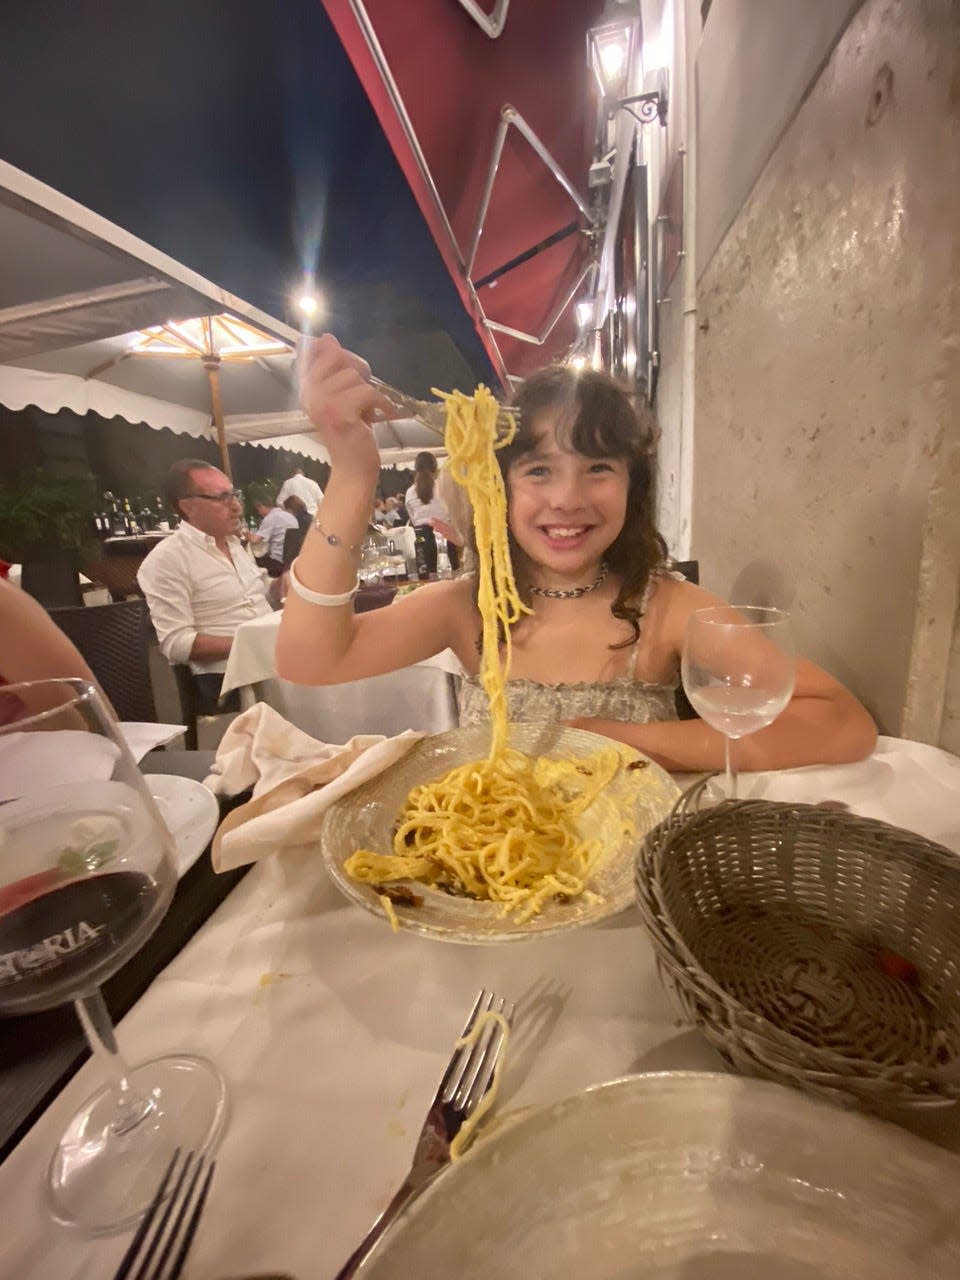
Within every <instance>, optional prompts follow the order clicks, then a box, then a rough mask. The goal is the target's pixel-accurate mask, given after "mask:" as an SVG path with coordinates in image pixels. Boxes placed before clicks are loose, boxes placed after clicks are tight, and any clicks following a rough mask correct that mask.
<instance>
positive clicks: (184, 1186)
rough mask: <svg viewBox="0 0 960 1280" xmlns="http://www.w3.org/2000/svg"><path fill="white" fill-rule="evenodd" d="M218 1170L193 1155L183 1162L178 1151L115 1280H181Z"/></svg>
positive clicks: (212, 1163)
mask: <svg viewBox="0 0 960 1280" xmlns="http://www.w3.org/2000/svg"><path fill="white" fill-rule="evenodd" d="M215 1168H216V1163H215V1162H211V1163H209V1164H208V1163H207V1161H206V1160H205V1159H204V1157H203V1156H197V1155H196V1154H195V1153H194V1152H192V1151H188V1152H187V1153H186V1155H185V1156H184V1158H183V1160H182V1161H181V1159H180V1148H179V1147H178V1148H177V1149H176V1151H175V1152H174V1153H173V1159H172V1160H171V1161H170V1163H169V1165H168V1166H167V1171H166V1173H165V1174H164V1175H163V1180H162V1182H161V1183H160V1186H159V1187H158V1188H157V1193H156V1195H155V1196H154V1197H153V1199H152V1200H151V1202H150V1205H149V1208H148V1209H147V1212H146V1214H145V1215H144V1217H143V1220H142V1221H141V1223H140V1225H139V1227H138V1228H137V1232H136V1235H135V1236H134V1237H133V1239H132V1240H131V1241H130V1246H129V1248H128V1249H127V1252H126V1253H125V1254H124V1255H123V1258H122V1259H121V1260H120V1266H119V1267H118V1268H117V1271H116V1273H115V1275H114V1277H113V1280H177V1277H178V1276H180V1275H181V1273H182V1272H183V1266H184V1263H185V1262H186V1260H187V1254H188V1253H189V1251H190V1246H191V1244H192V1243H193V1237H194V1235H195V1234H196V1230H197V1225H198V1223H199V1222H200V1215H201V1214H202V1213H203V1206H204V1205H205V1204H206V1200H207V1193H208V1192H209V1190H210V1181H211V1179H212V1178H213V1171H214V1169H215ZM204 1170H206V1171H204ZM171 1183H173V1186H172V1188H171V1187H170V1184H171ZM168 1188H170V1190H169V1193H168ZM168 1194H169V1199H167V1204H166V1207H165V1208H164V1209H163V1212H162V1213H161V1212H160V1210H161V1208H162V1207H163V1202H164V1200H165V1199H166V1198H167V1196H168ZM134 1267H136V1270H134Z"/></svg>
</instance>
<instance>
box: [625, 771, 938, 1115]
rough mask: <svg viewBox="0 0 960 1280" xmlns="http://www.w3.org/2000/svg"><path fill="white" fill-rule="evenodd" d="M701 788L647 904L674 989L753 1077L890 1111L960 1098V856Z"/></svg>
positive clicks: (648, 850)
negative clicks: (704, 796) (705, 799)
mask: <svg viewBox="0 0 960 1280" xmlns="http://www.w3.org/2000/svg"><path fill="white" fill-rule="evenodd" d="M696 802H697V794H695V789H694V791H691V792H688V793H687V794H686V795H685V796H684V797H682V798H681V800H680V801H679V802H678V804H677V807H676V808H675V810H674V812H673V814H672V815H671V817H669V818H668V819H666V821H664V822H663V823H661V824H660V826H658V827H656V828H655V829H654V830H653V831H652V832H651V833H650V834H649V836H648V837H647V839H646V841H645V843H644V845H643V847H642V849H641V851H640V854H639V856H638V859H637V868H636V882H637V896H638V901H639V906H640V910H641V913H642V915H643V918H644V923H645V924H646V926H647V928H648V930H649V932H650V935H651V937H652V939H653V943H654V947H655V950H656V954H657V962H658V967H659V970H660V974H661V977H662V978H663V981H664V983H665V985H666V986H667V988H668V990H670V992H671V993H672V994H673V996H674V997H675V998H676V1000H677V1002H678V1003H679V1006H680V1008H681V1010H682V1012H683V1014H684V1016H685V1017H686V1018H687V1019H688V1020H689V1021H691V1022H692V1023H694V1024H695V1025H696V1026H698V1027H699V1028H700V1029H701V1030H702V1031H703V1032H704V1034H705V1035H706V1036H707V1038H708V1039H709V1040H710V1041H711V1042H712V1043H713V1044H714V1045H715V1047H716V1048H717V1049H718V1050H719V1051H720V1053H721V1054H722V1056H723V1057H724V1058H725V1059H726V1061H727V1062H728V1063H729V1064H730V1065H731V1066H733V1067H735V1068H736V1069H737V1070H740V1071H744V1072H747V1073H749V1074H751V1075H757V1076H764V1077H766V1078H768V1079H773V1080H780V1081H782V1082H784V1083H788V1084H793V1085H796V1086H798V1087H800V1088H803V1089H806V1090H808V1091H810V1092H814V1093H819V1094H821V1095H824V1094H825V1095H827V1096H829V1097H832V1098H833V1099H834V1100H837V1101H846V1102H855V1103H858V1104H860V1105H865V1106H868V1107H875V1108H890V1107H893V1108H897V1107H920V1106H926V1107H929V1106H937V1105H945V1104H949V1103H952V1102H955V1101H956V1100H957V1099H958V1098H960V858H958V857H957V856H956V855H954V854H953V853H951V852H950V851H949V850H948V849H944V848H943V847H942V846H940V845H937V844H934V843H932V842H931V841H929V840H924V839H923V838H922V837H920V836H918V835H914V834H913V833H912V832H909V831H902V830H900V829H899V828H897V827H891V826H888V825H887V824H886V823H884V822H877V821H873V820H871V819H868V818H858V817H854V816H852V815H850V814H847V813H839V812H835V811H831V810H829V809H824V808H818V807H814V806H810V805H801V804H774V803H770V802H767V801H757V800H753V801H743V802H731V801H727V802H724V803H722V804H720V805H718V806H717V807H715V808H713V809H707V810H705V811H703V812H696V811H694V810H695V805H696Z"/></svg>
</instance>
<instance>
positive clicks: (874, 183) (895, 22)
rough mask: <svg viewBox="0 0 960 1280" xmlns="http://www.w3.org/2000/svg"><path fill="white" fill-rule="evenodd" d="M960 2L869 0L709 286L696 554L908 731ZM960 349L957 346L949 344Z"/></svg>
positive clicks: (938, 399)
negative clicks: (780, 611) (787, 611)
mask: <svg viewBox="0 0 960 1280" xmlns="http://www.w3.org/2000/svg"><path fill="white" fill-rule="evenodd" d="M958 138H960V6H957V5H956V4H954V3H951V0H867V3H866V4H865V5H864V6H863V7H862V8H861V9H860V10H859V11H858V12H857V14H856V15H855V16H854V18H853V19H852V21H851V23H850V26H849V27H848V28H847V30H846V31H845V32H844V34H843V36H842V37H841V39H840V41H839V43H838V44H837V46H836V48H835V49H834V51H833V54H832V56H831V58H830V60H829V62H828V64H827V65H826V67H825V68H824V70H823V72H822V73H821V75H820V77H819V79H818V80H817V82H816V84H815V85H814V86H813V87H812V89H811V91H810V93H809V96H808V97H807V99H806V101H805V102H804V103H803V105H802V106H801V108H800V110H799V112H798V114H797V115H796V117H795V118H794V120H793V122H792V123H791V125H790V126H789V128H788V129H787V131H786V132H785V134H784V135H783V137H782V139H781V141H780V143H779V145H778V146H777V148H776V150H775V151H774V153H773V155H772V156H771V158H770V160H769V162H768V163H767V165H766V167H765V169H764V171H763V173H762V174H761V176H760V178H759V179H758V181H757V184H756V186H755V187H754V189H753V191H752V192H751V194H750V197H749V198H748V200H747V201H746V203H745V204H744V206H743V207H742V209H741V210H740V212H739V214H738V215H737V217H736V218H735V220H734V222H733V223H732V225H731V227H730V229H729V231H728V232H727V234H726V236H725V237H724V239H723V241H722V242H721V244H720V247H719V248H718V250H717V252H716V253H715V255H714V257H713V258H712V260H711V262H710V263H709V265H708V267H707V268H706V270H705V271H704V273H703V276H702V277H701V280H700V290H699V297H698V304H697V305H698V321H699V324H700V332H699V336H698V343H697V364H696V431H695V461H694V504H693V554H694V555H695V556H697V557H698V558H699V559H700V561H701V565H702V573H703V578H704V580H705V581H707V582H709V583H710V585H711V586H713V587H714V588H715V589H717V590H719V591H720V592H722V593H723V594H725V595H727V596H729V597H731V598H735V599H737V600H740V601H743V602H749V601H754V602H758V603H760V602H764V601H769V602H772V603H779V604H783V605H787V606H790V607H792V608H793V609H794V610H795V613H796V620H797V635H798V642H799V646H800V648H801V651H803V652H804V653H806V654H807V655H808V656H810V657H812V658H814V659H815V660H817V661H819V662H821V663H822V664H823V665H824V666H826V667H828V668H829V669H830V670H832V671H834V672H835V673H836V674H837V675H838V676H839V677H840V678H841V679H844V680H845V681H847V682H848V683H849V684H850V685H851V686H852V687H853V688H854V689H856V690H857V692H858V693H859V694H860V695H861V696H862V697H863V698H864V700H865V701H866V702H867V704H868V705H869V706H870V707H871V709H872V710H873V711H874V712H875V714H876V715H877V716H878V717H879V719H880V722H881V724H882V726H883V727H884V728H885V729H886V730H887V731H889V732H894V733H896V732H898V731H899V729H900V726H901V720H902V711H903V705H904V696H905V689H906V682H907V676H908V668H909V660H910V650H911V641H912V636H913V631H914V621H915V609H916V604H917V598H918V572H919V564H920V557H921V550H922V543H923V536H924V525H925V521H926V518H927V511H928V494H929V492H930V489H931V486H932V485H933V483H934V482H935V480H937V478H938V477H941V478H942V471H941V451H942V449H943V446H944V432H945V428H946V427H947V426H948V424H949V423H950V421H951V420H952V417H951V415H956V414H958V413H960V406H958V405H955V404H953V403H951V401H950V397H949V396H946V395H945V394H944V379H943V366H944V360H945V353H948V352H949V350H951V344H956V342H957V335H958V317H957V315H956V308H955V306H954V305H953V303H952V302H951V297H953V298H954V299H955V297H956V294H955V293H953V294H951V290H950V288H949V282H950V278H951V272H952V271H953V270H955V268H956V261H957V256H956V250H957V241H958V237H960V215H958V210H960V146H958ZM953 349H955V348H953Z"/></svg>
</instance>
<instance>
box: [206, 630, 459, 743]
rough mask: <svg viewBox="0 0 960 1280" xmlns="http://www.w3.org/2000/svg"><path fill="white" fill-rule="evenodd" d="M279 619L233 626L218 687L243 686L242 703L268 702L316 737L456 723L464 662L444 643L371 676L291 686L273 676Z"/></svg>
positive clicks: (439, 728)
mask: <svg viewBox="0 0 960 1280" xmlns="http://www.w3.org/2000/svg"><path fill="white" fill-rule="evenodd" d="M280 618H281V615H280V614H279V613H269V614H265V615H264V616H263V617H262V618H253V619H251V621H250V622H244V623H242V624H241V625H240V626H239V627H238V628H237V633H236V635H235V636H234V639H233V646H232V648H231V650H230V657H229V658H228V660H227V669H226V671H225V672H224V676H223V692H224V693H228V692H229V691H230V690H231V689H240V690H241V703H242V705H244V706H250V705H252V704H253V702H254V701H261V702H267V703H269V705H270V706H271V707H274V708H275V709H276V710H277V711H279V712H280V714H281V715H282V716H284V718H285V719H287V720H289V721H290V723H291V724H295V725H296V726H297V727H298V728H299V729H303V730H304V732H305V733H309V734H311V735H312V736H313V737H314V738H317V739H319V740H320V741H321V742H346V741H347V740H348V739H349V738H351V737H353V735H354V734H356V733H383V734H387V735H388V736H389V735H393V734H395V733H402V732H403V730H404V729H422V730H423V731H424V732H425V733H442V732H443V731H444V730H445V729H453V728H455V727H456V725H457V723H458V719H457V676H458V674H459V672H460V670H461V667H460V663H459V661H458V660H457V658H456V656H455V655H454V654H453V653H452V652H451V651H450V650H449V649H447V650H445V651H444V653H442V654H438V655H437V656H436V657H435V658H429V659H428V660H427V661H426V662H418V663H417V664H416V665H415V666H412V667H404V668H403V669H402V670H400V671H391V672H390V673H389V674H387V675H383V676H373V677H372V678H371V679H369V680H352V681H350V682H349V683H348V684H340V685H329V686H322V687H321V686H314V685H299V684H291V683H290V681H289V680H281V679H279V678H278V676H277V674H276V667H275V665H274V658H273V653H274V648H275V646H276V641H277V632H278V631H279V629H280Z"/></svg>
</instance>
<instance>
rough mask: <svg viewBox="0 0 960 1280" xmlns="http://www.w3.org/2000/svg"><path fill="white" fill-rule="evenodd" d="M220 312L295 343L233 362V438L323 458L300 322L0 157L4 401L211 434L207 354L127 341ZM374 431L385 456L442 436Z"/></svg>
mask: <svg viewBox="0 0 960 1280" xmlns="http://www.w3.org/2000/svg"><path fill="white" fill-rule="evenodd" d="M221 314H225V315H227V316H235V317H237V318H239V319H240V320H242V321H244V322H245V323H246V324H248V325H252V326H254V327H255V328H256V329H259V330H261V331H262V332H263V333H265V334H268V335H270V336H271V337H273V338H276V339H279V340H280V341H281V342H282V343H284V344H286V350H284V351H283V353H282V354H278V355H269V356H259V357H257V358H255V359H251V360H244V361H242V362H237V363H231V364H230V365H229V366H228V365H226V364H225V365H224V366H223V369H222V371H221V376H220V394H221V400H222V406H223V414H224V425H225V429H226V436H227V440H228V441H229V442H235V443H250V444H259V445H266V446H270V447H282V448H286V449H291V450H293V451H294V452H296V453H300V454H303V455H305V456H307V457H312V458H318V459H321V460H326V458H327V453H326V450H325V449H324V448H323V446H322V445H321V444H320V443H319V441H317V440H316V439H315V438H314V437H313V436H312V435H310V434H309V423H308V422H307V420H306V418H305V417H304V416H303V415H302V414H301V413H300V412H299V409H298V408H297V391H296V379H295V376H294V374H295V370H294V365H295V359H296V355H295V352H296V347H297V343H298V340H299V336H300V335H299V334H298V333H297V331H296V330H295V329H292V328H291V327H290V326H289V325H286V324H284V323H283V322H282V321H280V320H276V319H274V318H273V317H272V316H269V315H267V314H265V313H264V312H262V311H259V310H258V309H257V308H256V307H252V306H250V305H249V304H247V303H246V302H243V301H242V300H241V299H239V298H236V297H234V296H233V295H231V294H229V293H227V292H226V291H224V290H223V289H221V288H219V286H217V285H215V284H213V283H211V282H210V281H209V280H205V279H204V278H203V277H202V276H199V275H197V274H196V273H195V272H193V271H191V270H190V269H189V268H188V267H185V266H183V265H182V264H181V263H179V262H176V261H175V260H174V259H172V258H170V257H168V256H167V255H166V254H163V253H160V252H159V251H158V250H156V249H154V248H153V247H152V246H150V245H148V244H146V243H145V242H144V241H142V240H139V239H137V237H135V236H132V235H130V234H128V233H127V232H126V231H124V230H123V229H122V228H120V227H117V226H115V225H114V224H113V223H111V222H108V221H107V220H106V219H104V218H101V217H100V216H99V215H98V214H95V213H93V212H92V211H91V210H89V209H86V208H84V207H83V206H82V205H79V204H77V203H76V202H75V201H73V200H70V199H69V198H68V197H66V196H64V195H62V194H61V193H60V192H58V191H54V190H53V189H52V188H51V187H48V186H46V185H44V184H43V183H41V182H38V181H37V180H36V179H35V178H31V177H30V176H29V175H28V174H25V173H23V172H22V171H21V170H19V169H16V168H14V167H13V166H12V165H9V164H6V163H5V162H3V161H0V403H2V404H5V405H6V406H7V407H8V408H10V409H15V410H16V409H23V408H25V407H26V406H28V405H36V406H38V407H39V408H40V409H43V410H44V411H46V412H48V413H56V412H58V411H59V410H60V409H71V410H73V411H74V412H75V413H88V412H92V413H97V414H99V415H101V416H102V417H105V418H113V417H121V418H124V419H125V420H126V421H128V422H145V423H148V424H149V425H150V426H152V427H157V428H161V427H169V428H170V429H171V430H172V431H177V432H182V433H184V434H187V435H191V436H195V437H202V438H208V439H215V438H216V430H215V427H214V425H213V415H212V410H211V401H210V387H209V383H208V379H207V375H206V373H205V370H204V368H203V365H202V363H201V362H200V361H199V360H177V359H163V358H159V357H157V358H154V357H143V356H139V355H132V354H131V351H132V348H133V346H134V344H135V342H136V340H137V339H138V338H139V337H140V332H141V331H142V330H143V329H145V328H149V327H151V326H154V325H161V324H166V323H168V322H171V321H183V320H187V319H190V318H192V317H196V316H205V315H221ZM377 436H378V442H379V443H380V444H381V452H382V454H383V458H384V462H405V461H408V460H409V458H410V457H412V456H413V454H415V453H416V452H417V451H418V450H419V449H422V448H433V449H436V447H437V445H438V444H439V443H440V442H439V441H438V440H437V438H436V436H435V435H433V434H432V433H431V432H430V431H429V430H428V429H427V428H425V427H422V426H421V424H419V423H418V422H416V421H414V420H408V419H404V420H401V421H398V422H395V423H384V424H381V425H380V426H379V427H378V428H377Z"/></svg>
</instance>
